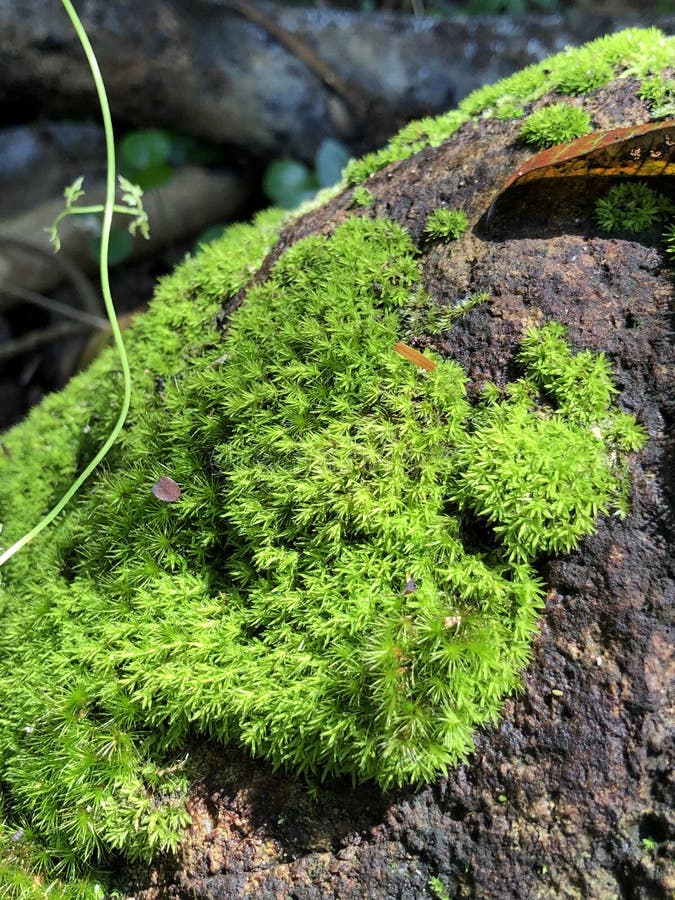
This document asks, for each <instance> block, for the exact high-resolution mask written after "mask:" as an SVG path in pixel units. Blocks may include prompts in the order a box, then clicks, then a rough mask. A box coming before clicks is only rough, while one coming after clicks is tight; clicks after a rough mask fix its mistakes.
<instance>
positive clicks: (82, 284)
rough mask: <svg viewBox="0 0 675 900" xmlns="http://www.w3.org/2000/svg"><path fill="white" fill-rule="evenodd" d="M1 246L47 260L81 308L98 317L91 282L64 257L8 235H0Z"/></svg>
mask: <svg viewBox="0 0 675 900" xmlns="http://www.w3.org/2000/svg"><path fill="white" fill-rule="evenodd" d="M3 245H4V246H5V247H9V248H11V249H13V250H19V251H20V252H22V253H32V254H35V255H36V256H41V257H43V259H46V260H48V262H49V263H50V265H53V266H56V267H57V269H61V271H62V272H63V274H64V275H65V276H66V278H68V280H69V281H71V282H72V284H73V286H74V287H75V289H76V290H77V293H78V294H79V296H80V297H81V298H82V308H83V309H85V310H87V311H88V312H90V313H91V314H92V315H93V316H97V315H98V313H99V311H100V309H101V301H100V299H99V296H98V294H97V293H96V291H95V290H94V288H93V286H92V284H91V282H90V281H89V279H88V278H87V276H86V275H85V274H84V272H83V271H82V269H80V268H79V266H76V265H75V264H74V263H73V262H71V261H70V260H69V259H67V258H66V257H65V256H58V255H57V254H56V253H54V251H53V250H52V249H51V248H50V249H47V248H46V247H43V246H42V245H41V244H38V243H37V242H34V241H29V240H28V239H27V238H18V237H14V236H12V235H9V234H0V246H3Z"/></svg>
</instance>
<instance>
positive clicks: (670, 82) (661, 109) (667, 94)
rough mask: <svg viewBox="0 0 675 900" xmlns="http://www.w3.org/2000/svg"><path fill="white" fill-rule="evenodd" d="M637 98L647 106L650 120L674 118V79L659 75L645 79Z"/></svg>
mask: <svg viewBox="0 0 675 900" xmlns="http://www.w3.org/2000/svg"><path fill="white" fill-rule="evenodd" d="M638 96H639V97H641V99H642V100H644V101H645V102H646V103H647V104H648V106H649V108H650V112H651V117H652V119H668V118H671V117H673V116H675V78H673V77H670V78H664V77H663V76H660V75H655V76H653V77H651V78H645V80H644V81H643V82H642V84H641V85H640V90H639V92H638Z"/></svg>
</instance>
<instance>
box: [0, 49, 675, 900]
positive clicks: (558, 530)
mask: <svg viewBox="0 0 675 900" xmlns="http://www.w3.org/2000/svg"><path fill="white" fill-rule="evenodd" d="M674 65H675V42H674V41H673V39H672V38H665V37H663V36H662V35H660V34H659V33H658V32H655V31H633V32H625V33H623V34H621V35H617V36H614V37H611V38H607V39H603V41H601V42H595V43H594V44H593V45H590V46H589V47H586V48H582V49H581V50H578V51H570V52H568V53H567V54H564V55H561V56H559V57H555V58H553V59H552V60H549V61H547V63H544V64H541V65H540V66H535V67H532V68H531V69H530V70H526V71H525V72H524V73H520V74H519V75H516V76H513V78H511V79H507V81H506V82H503V83H501V84H500V85H498V86H493V87H490V88H486V89H485V90H484V91H482V92H478V93H477V94H475V95H472V97H470V98H468V99H467V100H466V101H464V102H463V104H462V106H461V107H460V110H459V111H455V112H453V113H450V114H448V115H447V116H444V117H441V118H440V119H439V120H435V121H431V120H426V121H424V122H422V123H418V124H415V125H411V126H407V128H406V129H404V131H403V132H402V133H401V135H399V136H398V137H397V138H395V139H394V140H392V142H391V143H390V145H389V147H388V148H386V149H385V150H384V151H382V152H381V153H380V154H378V155H372V156H371V157H369V158H367V159H366V160H365V161H361V162H359V163H354V164H351V165H350V166H349V167H348V170H347V173H346V180H345V182H344V183H343V184H342V185H341V186H340V187H339V188H338V189H336V190H334V191H332V192H330V193H329V194H324V196H323V197H322V198H320V199H319V201H317V202H315V203H314V204H313V205H310V206H309V207H307V208H306V209H305V210H304V211H303V210H300V211H297V212H296V213H295V214H293V215H291V216H290V217H286V218H282V215H281V214H280V213H276V212H269V213H265V214H263V215H261V216H259V217H258V219H257V220H256V222H255V223H254V224H253V225H251V226H236V227H234V228H232V229H230V230H229V231H228V233H227V234H226V235H225V237H224V238H223V239H222V240H221V241H220V242H217V243H216V244H214V245H211V246H210V247H209V248H207V249H205V250H204V251H203V252H202V253H201V254H199V255H198V256H196V257H195V258H194V259H190V260H188V261H187V262H186V263H185V264H184V265H183V266H181V267H180V268H179V269H178V270H177V271H176V273H174V274H173V275H172V276H170V277H169V278H167V279H165V280H164V281H163V282H162V283H161V284H160V285H159V287H158V290H157V294H156V298H155V301H154V303H153V305H152V307H151V309H150V311H149V312H148V313H147V314H146V315H144V316H143V317H142V318H141V319H140V320H139V321H138V322H137V323H136V324H135V326H134V327H133V328H132V330H131V331H130V332H129V335H128V346H129V353H130V357H131V360H132V371H133V373H134V397H133V401H132V408H131V412H130V416H129V420H128V423H127V426H126V428H125V431H124V434H123V436H122V438H121V440H120V441H119V443H118V445H117V446H116V447H115V448H114V450H113V452H112V453H111V455H110V457H109V458H108V460H107V461H106V464H105V465H104V466H103V467H102V469H101V471H100V473H99V474H98V475H96V476H95V477H94V478H93V479H92V481H91V483H90V484H89V485H88V486H87V487H86V489H85V490H84V491H83V492H82V493H81V495H80V496H79V497H78V498H77V500H75V501H74V502H73V504H72V505H71V506H70V507H69V508H68V509H67V510H66V512H65V513H64V515H63V516H62V517H61V518H60V520H59V522H58V523H57V525H56V526H54V527H53V528H51V529H50V530H48V531H46V532H44V533H43V534H42V535H41V536H40V537H39V538H38V539H37V540H36V541H34V542H33V543H32V544H31V545H29V546H28V547H26V548H25V549H24V550H23V551H22V552H21V553H19V554H18V555H17V556H16V557H14V558H13V559H12V560H11V562H10V563H9V564H8V565H7V567H6V568H5V569H3V572H2V575H3V581H2V586H1V588H0V590H1V593H0V611H1V613H2V621H3V629H2V632H1V634H0V659H1V660H2V662H0V667H1V668H0V766H1V767H2V768H1V769H0V772H1V778H2V786H3V795H2V802H3V815H4V820H3V832H2V833H3V835H4V839H5V852H4V857H3V862H2V866H3V868H0V887H3V886H4V884H5V883H6V884H7V886H8V887H10V886H12V885H13V886H14V888H15V889H16V891H19V892H20V891H21V890H25V891H30V890H32V889H33V888H32V887H31V884H33V885H35V884H37V885H38V886H37V887H36V888H35V890H36V891H40V890H43V887H44V884H46V882H44V881H43V882H41V883H36V882H34V881H32V880H31V878H32V876H31V875H30V873H31V872H32V871H38V872H43V873H44V872H47V873H48V875H47V877H51V876H52V874H53V873H54V872H56V873H57V874H60V875H62V876H63V879H64V880H62V882H61V885H60V887H58V886H57V887H56V888H54V890H62V892H63V895H64V896H73V897H75V896H76V897H84V896H91V897H95V896H100V895H101V891H100V890H99V889H98V888H97V884H98V882H97V880H96V879H97V878H99V877H100V878H102V877H103V876H97V875H94V874H90V875H87V874H86V873H85V874H83V867H85V866H86V865H87V864H88V863H92V864H96V863H97V862H98V863H101V864H102V865H104V866H105V865H106V864H109V861H110V859H111V857H112V855H114V854H119V855H120V858H121V859H122V860H123V861H124V860H127V861H128V860H134V859H137V860H141V861H143V860H146V859H148V857H149V856H150V855H151V854H153V852H156V851H160V850H166V849H176V848H178V847H180V848H181V850H180V853H181V854H182V855H179V856H178V857H177V859H176V858H172V857H169V858H164V861H163V863H162V865H161V867H160V869H159V870H157V871H155V874H154V876H153V878H154V881H155V883H156V882H157V881H158V880H159V882H160V883H165V884H166V885H171V884H173V885H180V887H175V888H174V889H170V888H169V887H168V886H167V887H166V888H165V889H163V888H160V889H159V891H160V892H159V893H156V892H155V893H153V891H154V889H153V888H150V887H149V884H150V880H151V879H150V876H149V875H148V872H147V870H146V869H144V868H143V866H141V867H140V869H139V870H138V872H137V873H136V875H135V876H133V878H132V876H131V874H130V871H131V870H129V869H128V868H127V869H125V868H124V865H125V863H124V862H122V863H120V867H119V872H118V876H117V884H118V885H119V886H121V889H122V890H128V892H129V895H132V894H133V896H136V897H138V896H146V897H148V898H149V897H151V896H171V895H172V894H171V893H170V890H174V894H175V895H176V896H183V895H185V896H190V895H191V892H194V893H195V894H196V895H197V896H203V897H242V896H251V897H253V896H255V897H260V896H289V895H293V896H298V897H319V896H326V897H328V896H339V897H341V898H342V897H364V896H369V897H382V898H385V897H392V896H398V895H400V896H406V897H426V896H429V895H430V888H429V883H430V881H431V883H432V884H433V885H436V887H438V884H442V885H444V886H445V887H446V889H447V890H448V892H449V893H450V894H451V895H460V896H461V895H472V896H513V897H516V896H518V897H523V896H533V897H534V896H598V897H600V896H603V897H604V896H608V897H609V896H617V895H621V894H622V892H624V893H625V892H626V891H628V890H629V889H630V890H633V891H634V890H645V891H652V892H654V891H659V890H661V891H662V890H666V889H667V888H668V884H669V882H668V879H669V878H670V877H671V876H670V875H669V874H668V872H667V870H666V859H665V855H666V846H667V841H669V840H672V837H673V835H672V833H671V829H672V824H671V822H670V819H669V818H668V812H667V806H666V797H665V795H664V793H663V788H662V787H661V786H660V775H659V773H660V772H662V771H663V772H665V771H667V760H666V756H665V754H666V744H665V738H664V729H665V728H666V724H667V723H666V719H665V709H666V706H665V697H664V694H663V692H662V690H661V683H660V681H659V677H658V674H659V671H660V669H659V667H660V665H661V664H662V663H663V664H665V663H664V660H665V658H666V651H667V646H668V645H667V641H666V638H665V624H664V619H665V604H664V602H663V599H662V598H663V597H664V596H665V587H666V585H667V579H668V567H667V563H668V558H667V544H666V532H665V528H666V525H665V521H666V510H667V506H666V503H667V501H666V497H665V494H664V489H665V486H666V485H667V484H668V481H667V479H666V477H665V475H664V474H662V473H663V469H664V467H665V466H666V460H667V456H666V452H665V435H664V430H663V429H664V425H663V422H664V421H665V420H667V417H668V415H672V401H673V396H672V386H671V385H670V384H669V383H668V377H667V376H668V371H669V369H668V367H669V366H672V350H671V349H670V346H669V344H668V341H667V337H668V332H667V324H666V323H667V320H666V319H665V317H664V315H663V314H664V312H665V307H666V305H667V300H668V296H669V293H670V287H671V284H670V279H671V274H670V272H669V270H668V268H667V266H666V263H665V259H664V253H663V243H662V240H661V235H660V232H659V230H658V229H653V230H652V231H650V232H645V233H643V234H641V235H640V234H638V235H631V236H629V237H626V236H622V239H618V238H617V237H614V236H611V235H607V234H606V233H603V232H602V231H600V229H599V228H598V225H597V221H596V218H595V215H594V209H595V201H596V199H598V198H600V197H602V196H603V194H604V193H605V192H606V191H607V189H608V185H607V184H606V182H607V181H608V179H602V178H599V179H595V180H590V179H586V180H583V181H582V182H579V181H578V180H574V179H556V180H551V181H549V182H538V183H533V184H531V185H528V186H526V187H523V188H521V189H517V190H514V191H512V192H511V193H510V194H509V195H507V196H506V197H504V199H503V200H502V201H501V202H500V204H499V206H498V208H497V211H496V214H495V216H494V219H493V220H492V221H491V222H490V223H488V216H487V212H488V209H489V208H490V204H491V202H492V200H493V199H494V197H495V196H496V194H497V193H498V192H499V190H500V188H501V186H502V185H503V184H504V182H505V181H506V179H507V178H508V177H509V175H510V174H511V173H512V172H513V171H514V169H515V168H516V167H517V166H518V165H519V164H520V163H522V162H523V161H524V160H525V159H527V158H528V157H529V156H530V155H531V148H530V149H528V147H527V145H526V144H524V143H522V142H521V141H520V140H519V134H520V129H521V127H522V122H523V117H524V116H525V115H526V114H529V113H531V112H532V111H534V110H535V109H536V108H539V107H542V106H545V105H546V104H551V103H558V102H560V99H561V95H563V94H565V93H567V94H571V95H572V96H573V100H571V101H569V100H568V102H573V103H574V104H576V105H577V106H578V107H579V108H580V109H581V110H582V111H584V112H585V113H586V114H587V115H588V116H589V117H590V120H591V122H592V124H593V127H594V128H596V129H607V128H614V127H619V126H622V125H631V124H638V123H641V122H644V121H648V119H649V115H650V109H649V106H648V102H647V100H646V99H643V98H642V97H641V80H642V79H646V78H654V77H657V76H659V75H660V73H662V72H666V73H667V72H669V71H671V69H669V68H668V67H673V66H674ZM362 181H363V182H364V186H365V188H366V189H367V191H368V196H369V201H370V202H369V205H367V206H365V205H362V204H360V203H358V202H357V203H355V202H354V186H355V185H356V189H357V191H358V187H359V184H360V183H361V182H362ZM610 183H611V182H610ZM659 188H660V189H661V190H662V191H663V192H664V193H668V192H670V194H671V196H672V189H671V188H669V183H668V179H662V183H660V184H659ZM361 193H363V191H361ZM357 196H358V194H357ZM370 198H372V200H370ZM439 209H447V210H457V211H461V212H462V213H463V214H464V216H466V220H467V222H468V228H467V229H466V231H464V232H463V233H462V231H461V229H453V230H451V231H452V233H451V234H449V235H446V237H448V236H449V237H452V238H453V239H452V240H444V239H443V235H444V232H443V231H442V230H441V231H438V229H436V232H434V234H430V232H429V231H428V223H429V220H430V216H432V215H433V214H434V213H435V211H437V210H439ZM437 218H438V217H437ZM446 231H447V229H446ZM455 231H458V233H457V234H455V233H454V232H455ZM430 238H433V239H430ZM399 342H402V343H403V344H406V345H413V346H414V347H415V348H417V349H418V351H424V354H425V356H426V360H427V362H425V365H424V367H422V366H417V365H415V364H414V363H412V362H410V361H409V360H408V359H405V358H403V357H401V356H400V355H398V354H397V353H395V352H394V344H396V343H399ZM119 390H120V377H119V370H118V365H117V362H116V359H115V357H114V355H113V354H112V353H110V354H106V355H104V356H103V357H102V358H100V359H99V360H98V361H97V362H96V363H95V364H94V365H93V366H92V368H91V370H90V371H88V372H87V373H85V374H83V375H82V376H80V377H78V378H77V379H75V380H74V381H73V382H72V383H71V385H69V386H68V388H67V389H66V390H65V391H63V392H62V393H61V394H59V395H57V396H54V397H51V398H48V399H47V400H46V401H45V402H44V403H43V404H42V406H41V407H40V408H39V409H37V410H35V411H34V413H33V414H32V415H31V417H30V418H29V420H28V421H27V422H26V423H25V424H23V425H21V426H19V427H18V428H16V429H14V430H13V431H12V432H10V433H9V434H7V435H6V436H5V437H4V438H3V446H2V449H3V453H2V455H0V476H1V478H0V511H1V519H2V522H3V532H2V539H3V541H5V542H6V543H9V542H11V541H12V540H15V539H17V538H18V537H20V536H21V534H22V533H23V532H24V531H25V530H27V529H28V528H29V527H30V526H31V525H32V524H34V521H35V519H36V518H37V517H38V516H39V514H40V512H41V511H44V510H46V509H48V508H49V506H50V505H51V504H52V503H53V502H54V500H55V499H56V498H58V497H59V496H60V494H61V493H62V492H63V490H64V489H65V488H66V487H67V485H68V483H69V481H70V480H71V479H72V477H73V475H74V473H75V472H76V471H78V470H79V468H80V467H81V466H82V463H83V461H84V460H86V459H87V458H89V457H90V456H91V455H92V453H93V451H94V448H96V447H97V446H98V445H99V444H100V443H101V442H102V440H103V439H104V437H105V434H106V432H107V430H108V429H109V428H110V425H111V422H112V421H113V420H114V417H115V414H116V408H117V403H118V395H119ZM636 418H637V420H638V421H639V423H640V425H639V426H637V425H636V424H635V420H636ZM643 434H646V435H648V436H649V441H648V443H646V444H645V442H644V437H643ZM161 476H165V477H170V478H171V479H173V480H174V481H175V482H177V483H178V484H179V485H180V488H181V496H180V498H179V499H178V500H176V501H175V502H166V501H164V500H163V499H162V498H161V496H160V497H158V496H156V493H157V492H156V493H153V491H152V488H153V485H154V484H155V483H156V482H157V481H158V479H159V478H160V477H161ZM160 493H161V492H160ZM528 662H529V665H527V664H528ZM526 665H527V668H526ZM474 747H475V749H474ZM648 748H649V754H650V755H649V757H648V756H647V749H648ZM272 765H274V766H275V767H278V770H277V771H276V772H273V771H272V768H271V766H272ZM319 779H324V781H323V782H320V781H319ZM354 782H358V783H359V786H358V787H356V788H354V787H353V786H352V784H353V783H354ZM425 785H426V786H425ZM647 797H648V798H649V800H647V799H646V798H647ZM188 814H189V815H188ZM643 838H647V839H651V840H653V841H655V842H656V848H657V849H656V851H654V850H649V851H648V850H647V849H646V847H645V845H644V844H643V843H642V839H643ZM661 846H663V850H661V849H659V848H661ZM181 860H182V862H181ZM54 865H56V869H54ZM139 873H140V874H139ZM41 877H44V875H43V876H41ZM2 879H4V880H5V881H4V882H3V880H2ZM82 879H83V880H82ZM134 879H135V884H134V886H133V888H132V887H131V881H133V880H134ZM146 879H147V880H146ZM433 879H438V881H433ZM144 885H145V887H146V888H147V890H143V888H144ZM598 885H600V887H598ZM162 890H165V893H162ZM97 891H98V893H97ZM181 892H183V893H181ZM19 896H30V893H24V894H21V893H19ZM36 896H37V894H36ZM52 896H58V894H56V893H53V894H52Z"/></svg>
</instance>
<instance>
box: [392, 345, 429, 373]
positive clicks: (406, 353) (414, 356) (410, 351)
mask: <svg viewBox="0 0 675 900" xmlns="http://www.w3.org/2000/svg"><path fill="white" fill-rule="evenodd" d="M394 351H395V352H396V353H398V355H399V356H402V357H403V359H407V360H408V361H409V362H411V363H415V365H416V366H419V367H420V369H426V370H427V372H433V371H434V369H435V368H436V363H435V362H434V361H433V359H429V357H428V356H425V355H424V354H423V353H420V351H419V350H415V348H414V347H409V346H408V345H407V344H401V343H397V344H394Z"/></svg>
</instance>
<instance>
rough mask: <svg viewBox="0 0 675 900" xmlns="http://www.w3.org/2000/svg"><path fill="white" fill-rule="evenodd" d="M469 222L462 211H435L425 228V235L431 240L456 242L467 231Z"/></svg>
mask: <svg viewBox="0 0 675 900" xmlns="http://www.w3.org/2000/svg"><path fill="white" fill-rule="evenodd" d="M468 225H469V220H468V218H467V215H466V213H465V212H464V210H462V209H435V210H434V211H433V212H432V213H430V215H429V217H428V218H427V221H426V224H425V226H424V233H425V234H427V235H428V236H429V237H431V238H438V239H441V240H446V241H456V240H457V238H459V237H461V236H462V235H463V234H464V232H465V231H466V229H467V227H468Z"/></svg>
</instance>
